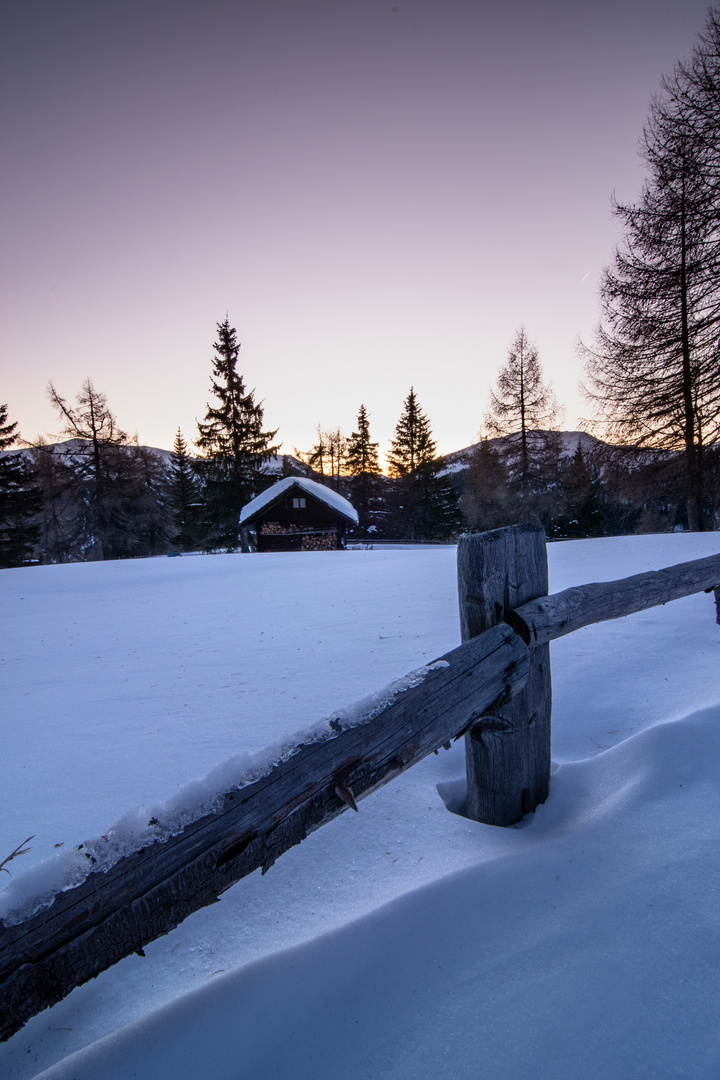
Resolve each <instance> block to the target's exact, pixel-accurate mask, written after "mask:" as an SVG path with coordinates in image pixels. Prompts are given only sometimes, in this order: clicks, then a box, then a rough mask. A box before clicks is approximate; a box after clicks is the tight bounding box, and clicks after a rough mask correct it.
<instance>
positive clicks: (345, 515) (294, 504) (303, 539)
mask: <svg viewBox="0 0 720 1080" xmlns="http://www.w3.org/2000/svg"><path fill="white" fill-rule="evenodd" d="M357 521H358V516H357V511H356V510H355V508H354V506H353V505H352V503H349V502H348V500H347V499H345V498H343V496H342V495H339V494H338V493H337V491H333V490H332V489H331V488H327V487H324V486H323V485H322V484H318V483H317V481H315V480H308V479H307V478H306V477H304V476H286V477H285V479H284V480H278V482H277V483H276V484H273V485H272V487H269V488H268V489H267V490H266V491H263V492H262V493H261V494H260V495H257V496H256V497H255V498H254V499H252V500H251V501H250V502H249V503H247V504H246V505H245V506H243V508H242V510H241V512H240V525H241V526H242V527H243V529H245V530H246V537H247V543H248V547H249V548H250V550H251V551H338V550H340V549H341V548H344V547H345V533H346V531H347V527H348V525H349V524H350V525H357Z"/></svg>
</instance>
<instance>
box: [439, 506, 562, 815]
mask: <svg viewBox="0 0 720 1080" xmlns="http://www.w3.org/2000/svg"><path fill="white" fill-rule="evenodd" d="M547 592H548V570H547V554H546V551H545V533H544V532H543V530H542V529H541V528H540V527H539V526H536V525H513V526H511V527H510V528H506V529H495V530H493V531H492V532H485V533H478V534H475V535H471V536H461V537H460V542H459V544H458V593H459V600H460V623H461V629H462V640H463V641H468V640H469V639H470V638H472V637H475V636H476V635H477V634H481V633H482V632H483V631H484V630H488V629H489V628H490V627H491V626H495V625H496V624H497V623H500V622H503V621H504V620H505V617H506V615H507V613H508V611H511V610H512V609H513V608H515V607H519V606H520V605H521V604H525V603H527V602H528V601H529V600H535V599H537V598H538V597H540V596H546V595H547ZM551 704H552V684H551V680H550V647H549V645H540V646H538V647H537V648H535V649H531V651H530V674H529V677H528V680H527V683H526V685H525V687H524V689H522V690H520V691H519V692H517V693H515V694H513V695H512V696H511V695H510V694H509V693H508V694H507V695H506V697H505V698H504V699H500V700H498V701H497V702H496V703H495V705H493V706H492V707H491V709H490V710H489V711H488V713H487V714H486V715H485V716H483V717H482V718H481V719H480V720H478V721H477V722H476V723H475V724H473V726H472V728H470V730H469V731H468V733H467V734H466V736H465V755H466V763H467V811H466V812H467V815H468V817H470V818H472V819H473V821H482V822H484V823H485V824H487V825H514V824H515V823H516V822H518V821H520V819H521V818H522V817H523V815H524V814H527V813H529V812H530V811H532V810H534V809H535V807H536V806H538V805H539V804H540V803H542V802H544V801H545V799H546V798H547V795H548V786H549V782H550V712H551Z"/></svg>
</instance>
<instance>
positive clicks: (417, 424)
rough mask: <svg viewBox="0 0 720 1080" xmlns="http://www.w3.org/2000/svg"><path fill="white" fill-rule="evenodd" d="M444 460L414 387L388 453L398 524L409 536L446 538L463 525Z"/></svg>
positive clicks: (411, 537)
mask: <svg viewBox="0 0 720 1080" xmlns="http://www.w3.org/2000/svg"><path fill="white" fill-rule="evenodd" d="M443 464H444V462H443V459H442V458H440V457H437V444H436V442H435V440H434V439H433V436H432V428H431V426H430V421H429V420H428V418H427V416H426V415H425V413H424V412H423V410H422V409H421V407H420V405H419V403H418V400H417V395H416V394H415V390H414V388H413V387H411V388H410V393H409V394H408V396H407V397H406V399H405V402H404V405H403V412H402V414H401V416H400V419H399V420H398V422H397V424H396V426H395V438H394V439H393V440H392V442H391V449H390V453H389V454H388V465H389V469H390V475H391V476H392V477H393V478H394V479H395V481H396V483H395V489H394V500H393V501H394V516H395V521H396V527H397V528H398V530H399V532H400V534H401V535H402V536H403V537H405V538H406V539H408V540H441V539H447V538H449V537H450V536H451V535H452V534H453V533H454V532H456V531H457V529H458V528H459V527H460V523H461V515H460V510H459V504H458V493H457V490H456V489H455V487H454V485H453V483H452V480H450V478H449V477H448V476H447V475H443V473H442V470H443Z"/></svg>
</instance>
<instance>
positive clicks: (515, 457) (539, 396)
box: [485, 326, 560, 518]
mask: <svg viewBox="0 0 720 1080" xmlns="http://www.w3.org/2000/svg"><path fill="white" fill-rule="evenodd" d="M559 416H560V409H559V407H558V404H557V401H556V399H555V395H554V394H553V392H552V389H551V387H550V385H549V383H546V382H545V380H544V378H543V373H542V368H541V366H540V360H539V358H538V351H537V348H536V346H535V345H534V344H533V343H532V342H531V341H529V339H528V337H527V334H526V333H525V328H524V327H523V326H521V327H519V329H518V330H517V332H516V334H515V338H514V340H513V343H512V345H511V346H510V349H509V351H508V357H507V362H506V364H505V366H504V367H503V368H502V369H501V371H500V374H499V375H498V378H497V384H496V389H495V390H491V391H490V410H489V412H488V413H487V414H486V416H485V426H486V429H487V431H488V433H489V434H490V435H494V436H496V437H503V436H505V442H504V459H505V466H506V469H507V472H508V481H509V485H510V487H511V489H512V490H513V491H514V493H515V495H516V498H518V499H519V503H520V505H519V506H518V507H517V513H518V515H519V517H520V518H523V517H524V518H530V517H534V516H535V515H538V514H539V515H540V516H542V514H541V511H542V509H543V502H544V498H543V497H544V496H545V495H546V493H547V491H548V488H549V486H550V484H551V483H552V480H553V478H554V472H555V468H556V466H557V461H558V459H559V455H560V442H559V436H558V434H557V432H555V431H553V430H552V428H553V426H554V425H555V424H556V423H557V421H558V419H559ZM548 429H550V430H548Z"/></svg>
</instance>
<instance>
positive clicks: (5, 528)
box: [0, 405, 41, 567]
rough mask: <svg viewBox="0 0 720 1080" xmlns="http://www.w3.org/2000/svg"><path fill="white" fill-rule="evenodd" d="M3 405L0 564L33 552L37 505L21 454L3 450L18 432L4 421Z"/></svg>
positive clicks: (17, 560)
mask: <svg viewBox="0 0 720 1080" xmlns="http://www.w3.org/2000/svg"><path fill="white" fill-rule="evenodd" d="M7 418H8V408H7V405H0V451H5V452H4V453H0V567H6V566H22V565H23V563H25V562H27V561H28V559H29V558H30V557H31V555H32V554H33V550H34V547H35V545H36V543H37V541H38V538H39V533H40V530H39V526H38V523H37V521H35V520H33V519H35V518H36V516H37V514H38V513H39V511H40V508H41V496H40V492H39V490H38V487H37V485H36V482H35V480H36V477H35V474H34V473H33V471H32V470H31V469H30V468H29V467H28V464H27V462H26V460H25V458H24V457H23V455H22V454H20V453H17V454H13V453H7V452H6V451H8V450H10V448H11V447H12V446H14V445H15V443H17V442H18V440H19V438H20V435H19V433H18V430H17V423H12V424H8V423H7Z"/></svg>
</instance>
